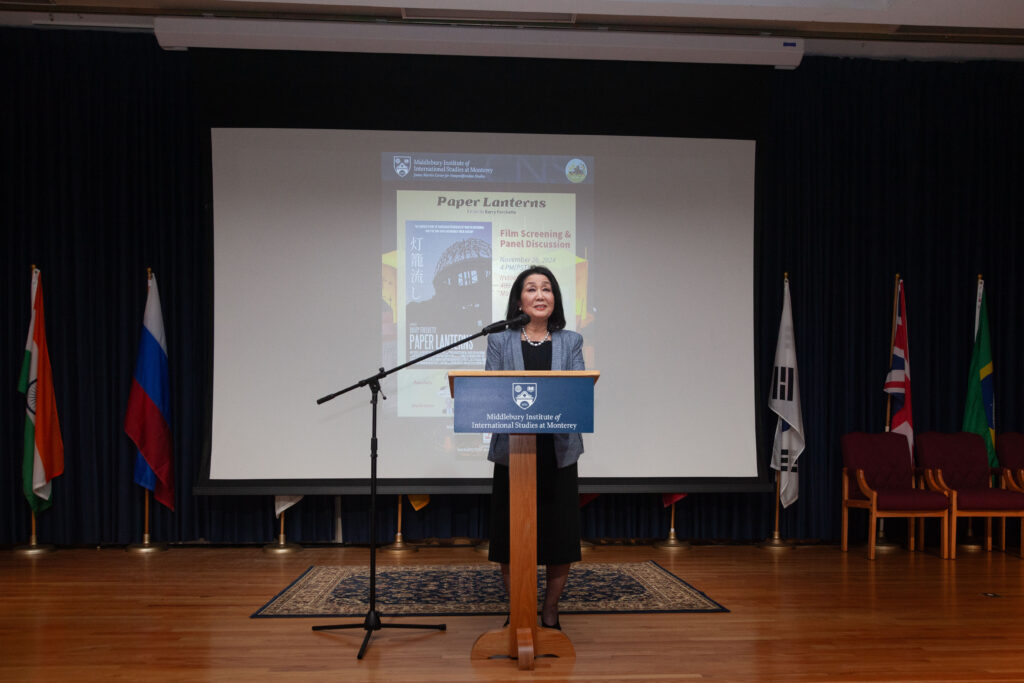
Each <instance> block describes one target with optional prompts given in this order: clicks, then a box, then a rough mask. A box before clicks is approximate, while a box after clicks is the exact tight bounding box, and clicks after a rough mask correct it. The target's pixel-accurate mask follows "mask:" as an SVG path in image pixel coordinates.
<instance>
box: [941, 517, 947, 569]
mask: <svg viewBox="0 0 1024 683" xmlns="http://www.w3.org/2000/svg"><path fill="white" fill-rule="evenodd" d="M939 522H940V523H941V526H942V534H941V536H942V539H941V545H940V546H939V557H941V558H942V559H944V560H945V559H947V558H948V557H949V515H943V517H942V518H941V519H940V520H939Z"/></svg>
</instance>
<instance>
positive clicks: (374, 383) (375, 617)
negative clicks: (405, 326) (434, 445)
mask: <svg viewBox="0 0 1024 683" xmlns="http://www.w3.org/2000/svg"><path fill="white" fill-rule="evenodd" d="M523 317H524V316H522V315H521V316H520V317H519V318H514V319H512V320H505V321H502V322H498V323H492V324H490V325H488V326H487V327H485V328H483V329H482V330H480V331H479V332H477V333H476V334H474V335H472V336H469V337H466V338H465V339H460V340H459V341H457V342H454V343H452V344H449V345H448V346H445V347H443V348H440V349H437V350H435V351H431V352H430V353H428V354H424V355H422V356H420V357H418V358H416V359H414V360H411V361H409V362H408V363H403V364H402V365H399V366H397V367H394V368H391V369H390V370H385V369H384V368H380V369H379V370H378V372H377V374H375V375H373V376H371V377H367V378H366V379H363V380H360V381H359V382H357V383H355V384H353V385H352V386H350V387H346V388H344V389H342V390H341V391H336V392H334V393H333V394H328V395H327V396H323V397H321V398H318V399H317V401H316V402H317V405H320V404H322V403H326V402H327V401H330V400H331V399H334V398H337V397H338V396H341V395H342V394H344V393H347V392H349V391H352V390H353V389H358V388H359V387H370V404H371V405H372V406H373V410H372V414H373V418H372V426H371V431H370V608H369V611H367V613H366V616H365V617H364V618H363V623H361V624H335V625H324V626H314V627H313V630H314V631H334V630H339V629H349V628H362V629H365V630H366V635H365V636H364V637H363V644H362V647H360V648H359V654H357V655H356V659H362V658H363V655H364V654H366V648H367V646H368V645H369V644H370V636H371V635H372V634H373V632H374V631H379V630H380V629H382V628H426V629H433V630H437V631H444V630H446V628H447V627H446V626H445V625H444V624H430V625H421V624H384V623H381V620H380V617H381V615H380V612H379V611H377V395H378V394H380V395H381V396H382V397H384V399H385V400H386V399H387V396H384V394H383V393H382V392H381V390H380V380H382V379H384V378H385V377H387V376H388V375H390V374H392V373H394V372H398V371H399V370H402V369H404V368H407V367H409V366H410V365H415V364H416V363H420V362H422V361H424V360H426V359H427V358H430V357H431V356H436V355H437V354H439V353H444V352H445V351H448V350H450V349H453V348H455V347H456V346H461V345H462V344H465V343H466V342H469V341H472V340H474V339H476V338H477V337H482V336H483V335H485V334H490V333H491V332H497V331H499V330H503V329H505V328H506V327H508V326H509V324H513V323H518V324H524V322H525V321H523V319H522V318H523ZM527 320H529V318H527Z"/></svg>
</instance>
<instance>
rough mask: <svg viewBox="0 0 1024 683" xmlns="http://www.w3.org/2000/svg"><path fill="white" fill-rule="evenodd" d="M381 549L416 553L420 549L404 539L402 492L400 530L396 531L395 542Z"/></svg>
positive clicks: (399, 499)
mask: <svg viewBox="0 0 1024 683" xmlns="http://www.w3.org/2000/svg"><path fill="white" fill-rule="evenodd" d="M381 550H386V551H388V552H389V553H415V552H418V551H419V548H417V547H416V546H414V545H410V544H408V543H406V542H405V541H403V540H402V494H401V493H399V494H398V530H397V531H395V542H394V543H392V544H391V545H386V546H384V547H383V548H381Z"/></svg>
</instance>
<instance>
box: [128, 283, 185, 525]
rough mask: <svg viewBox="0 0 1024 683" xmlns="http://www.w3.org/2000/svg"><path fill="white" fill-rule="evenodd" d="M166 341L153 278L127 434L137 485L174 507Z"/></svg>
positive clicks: (166, 505) (133, 380) (137, 362)
mask: <svg viewBox="0 0 1024 683" xmlns="http://www.w3.org/2000/svg"><path fill="white" fill-rule="evenodd" d="M169 377H170V373H169V372H168V369H167V339H166V337H165V335H164V317H163V313H162V312H161V310H160V292H159V290H158V289H157V286H156V276H155V275H153V274H150V277H149V294H148V295H147V296H146V312H145V314H144V315H143V319H142V337H141V339H140V340H139V357H138V360H137V361H136V363H135V377H134V378H133V379H132V388H131V392H130V393H129V395H128V410H127V411H126V412H125V416H124V431H125V433H126V434H128V436H129V437H130V438H131V440H132V441H134V442H135V446H136V448H138V453H137V454H136V456H135V483H136V484H138V485H139V486H144V487H145V488H147V489H149V490H150V491H153V497H154V498H156V499H157V500H158V501H159V502H160V503H162V504H163V505H164V506H165V507H167V508H168V509H170V510H173V509H174V440H173V438H172V436H171V387H170V380H169Z"/></svg>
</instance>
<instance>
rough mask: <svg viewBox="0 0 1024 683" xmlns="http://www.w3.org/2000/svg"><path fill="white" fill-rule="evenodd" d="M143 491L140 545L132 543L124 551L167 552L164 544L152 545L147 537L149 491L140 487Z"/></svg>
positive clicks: (143, 552) (141, 552)
mask: <svg viewBox="0 0 1024 683" xmlns="http://www.w3.org/2000/svg"><path fill="white" fill-rule="evenodd" d="M142 490H143V491H145V494H144V495H143V505H142V508H143V513H142V543H132V544H131V545H129V546H128V547H127V548H125V550H127V551H128V552H130V553H139V554H145V553H155V552H160V551H161V550H167V544H166V543H153V542H151V541H150V537H149V489H147V488H146V487H145V486H143V487H142Z"/></svg>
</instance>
